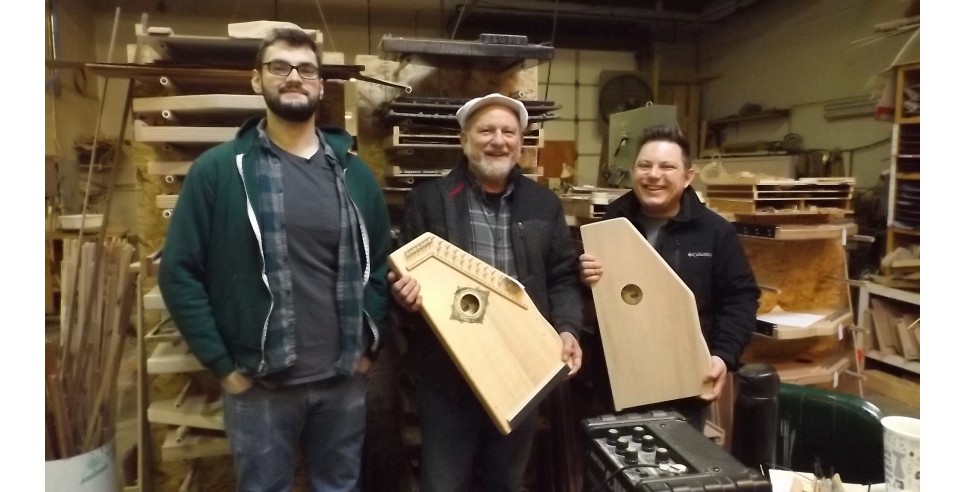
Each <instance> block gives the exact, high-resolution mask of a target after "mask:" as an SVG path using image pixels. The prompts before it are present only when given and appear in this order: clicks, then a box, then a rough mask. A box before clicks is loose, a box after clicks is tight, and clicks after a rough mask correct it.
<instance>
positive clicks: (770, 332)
mask: <svg viewBox="0 0 966 492" xmlns="http://www.w3.org/2000/svg"><path fill="white" fill-rule="evenodd" d="M780 312H781V313H782V314H784V315H787V316H788V317H793V316H796V315H807V316H822V319H820V320H818V321H816V322H815V323H812V324H810V325H808V326H798V325H793V324H791V323H788V322H786V323H782V322H781V321H780V320H771V319H767V320H763V319H762V317H763V316H765V315H767V314H776V311H774V310H773V311H772V312H769V313H765V314H762V313H759V314H758V320H757V321H758V326H757V327H756V329H755V331H756V332H758V333H759V334H761V335H765V336H769V337H772V338H775V339H777V340H794V339H798V338H809V337H820V336H829V335H836V334H838V335H841V334H842V333H843V330H844V327H845V326H848V325H851V324H852V313H851V312H850V311H844V312H843V311H834V312H833V311H831V310H811V311H793V312H788V311H780Z"/></svg>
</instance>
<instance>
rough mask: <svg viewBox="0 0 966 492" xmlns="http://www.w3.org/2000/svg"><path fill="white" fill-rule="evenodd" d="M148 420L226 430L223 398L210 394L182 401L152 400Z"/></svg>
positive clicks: (158, 422) (189, 397)
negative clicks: (209, 395) (212, 396)
mask: <svg viewBox="0 0 966 492" xmlns="http://www.w3.org/2000/svg"><path fill="white" fill-rule="evenodd" d="M148 421H149V422H152V423H155V424H168V425H174V426H182V425H186V426H188V427H198V428H201V429H213V430H225V417H224V406H223V405H222V402H221V398H220V397H216V398H215V399H214V400H212V399H211V398H210V397H208V395H191V396H188V397H187V398H185V399H184V400H183V401H180V402H179V401H178V400H177V399H171V400H161V401H154V402H151V405H150V406H149V407H148Z"/></svg>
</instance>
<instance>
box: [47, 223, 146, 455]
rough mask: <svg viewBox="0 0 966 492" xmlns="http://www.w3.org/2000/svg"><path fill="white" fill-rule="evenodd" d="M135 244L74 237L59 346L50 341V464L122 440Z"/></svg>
mask: <svg viewBox="0 0 966 492" xmlns="http://www.w3.org/2000/svg"><path fill="white" fill-rule="evenodd" d="M134 255H135V253H134V247H133V246H131V245H130V244H128V243H127V242H124V241H122V240H118V239H111V240H108V241H106V242H105V243H103V244H101V245H100V246H99V244H98V242H96V241H95V242H89V241H81V240H67V241H65V242H64V260H63V262H62V263H61V278H62V279H63V285H62V289H63V291H62V292H63V293H62V298H61V330H60V337H59V342H50V341H48V342H47V344H46V357H45V366H46V373H45V378H44V383H45V386H46V388H45V389H46V422H45V423H46V427H45V437H46V459H47V460H56V459H63V458H68V457H72V456H77V455H79V454H83V453H86V452H88V451H92V450H94V449H97V448H99V447H101V446H103V445H104V444H106V443H108V442H110V441H111V440H112V439H113V437H114V410H115V408H116V396H117V372H118V367H119V365H120V362H121V355H122V353H123V348H124V340H125V337H126V336H127V334H128V332H129V331H130V322H129V319H130V315H131V307H132V303H133V300H134V273H135V272H136V268H133V269H132V266H131V262H132V259H133V258H134Z"/></svg>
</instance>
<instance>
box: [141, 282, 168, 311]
mask: <svg viewBox="0 0 966 492" xmlns="http://www.w3.org/2000/svg"><path fill="white" fill-rule="evenodd" d="M143 300H144V309H167V308H166V307H165V305H164V298H163V297H161V287H159V286H157V285H155V286H154V287H152V288H151V290H149V291H148V292H147V294H144V299H143Z"/></svg>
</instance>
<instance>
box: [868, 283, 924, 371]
mask: <svg viewBox="0 0 966 492" xmlns="http://www.w3.org/2000/svg"><path fill="white" fill-rule="evenodd" d="M869 308H870V312H871V316H872V329H873V333H872V335H873V337H872V339H873V342H872V343H873V347H874V348H875V350H878V351H879V354H880V356H881V357H882V358H883V359H887V360H888V359H897V358H900V357H901V359H897V361H899V360H903V361H918V360H919V325H920V322H919V311H918V309H919V307H918V306H911V305H908V304H902V303H896V302H890V301H889V300H888V299H884V298H879V297H873V298H871V299H870V300H869Z"/></svg>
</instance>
